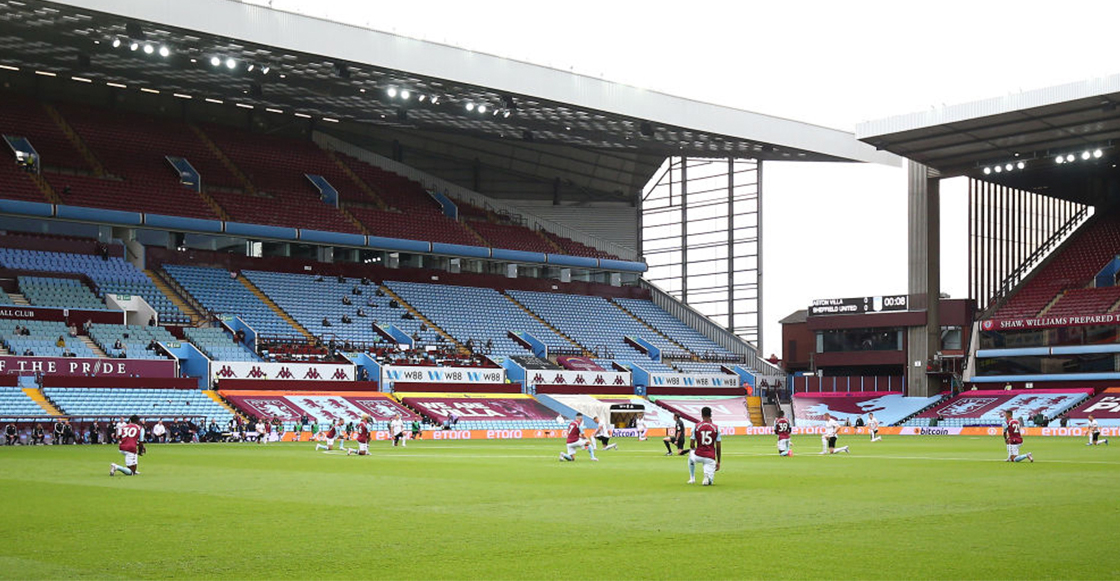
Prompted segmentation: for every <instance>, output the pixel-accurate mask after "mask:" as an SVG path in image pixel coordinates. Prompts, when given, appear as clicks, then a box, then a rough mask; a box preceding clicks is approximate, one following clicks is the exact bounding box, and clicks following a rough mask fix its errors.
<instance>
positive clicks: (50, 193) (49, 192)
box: [28, 174, 62, 204]
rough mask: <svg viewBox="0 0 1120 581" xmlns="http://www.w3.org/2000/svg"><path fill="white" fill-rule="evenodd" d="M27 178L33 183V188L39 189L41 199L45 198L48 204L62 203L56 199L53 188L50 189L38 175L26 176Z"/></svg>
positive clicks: (60, 199) (45, 181) (56, 195)
mask: <svg viewBox="0 0 1120 581" xmlns="http://www.w3.org/2000/svg"><path fill="white" fill-rule="evenodd" d="M28 176H29V177H30V178H31V181H33V182H35V187H37V188H39V191H40V192H42V194H43V197H45V198H47V200H48V201H49V202H50V203H52V204H61V203H62V198H60V197H58V194H56V193H55V191H54V188H52V187H51V185H50V184H49V183H47V180H46V179H45V178H44V177H43V176H41V175H38V174H28Z"/></svg>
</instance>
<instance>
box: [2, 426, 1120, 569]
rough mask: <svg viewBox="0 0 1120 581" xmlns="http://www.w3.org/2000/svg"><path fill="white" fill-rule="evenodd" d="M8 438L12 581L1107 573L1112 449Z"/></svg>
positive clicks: (1116, 535)
mask: <svg viewBox="0 0 1120 581" xmlns="http://www.w3.org/2000/svg"><path fill="white" fill-rule="evenodd" d="M616 442H618V443H619V444H620V449H619V450H617V451H614V450H612V451H607V452H602V451H600V452H599V457H600V458H601V461H600V462H598V463H592V462H589V461H588V457H587V455H586V453H583V452H581V453H580V454H579V456H578V458H577V461H576V462H574V463H561V462H559V461H558V460H557V455H558V453H559V451H560V449H561V448H562V444H561V443H560V441H559V440H525V441H511V440H507V441H487V442H475V441H459V442H455V441H420V442H413V443H412V445H410V446H408V447H407V448H397V449H393V448H392V447H390V445H389V444H388V443H385V442H375V443H374V444H373V445H372V446H371V449H372V454H373V455H372V456H370V457H345V456H340V455H336V454H325V453H320V452H315V451H313V449H312V448H313V444H308V443H302V444H283V445H276V444H272V445H268V446H258V445H254V444H206V445H163V446H150V447H149V453H148V455H147V456H145V457H144V458H143V459H142V462H141V472H142V474H141V475H140V476H137V477H132V478H128V477H121V476H116V477H112V478H111V477H109V475H108V467H109V463H110V462H114V461H116V462H119V461H120V455H119V454H118V453H117V452H116V450H115V448H113V447H108V446H70V447H61V446H59V447H53V446H52V447H40V448H26V447H15V448H3V449H0V467H2V470H0V503H2V507H3V508H2V511H0V531H2V533H0V534H2V540H0V578H3V579H38V578H49V579H131V578H146V579H180V578H189V579H316V580H320V579H364V578H371V579H411V578H423V579H443V578H448V579H462V578H468V579H518V578H527V579H630V578H633V579H690V580H694V579H744V578H753V579H787V578H788V579H1116V578H1120V557H1118V556H1117V550H1118V549H1120V542H1118V541H1120V502H1118V499H1120V478H1118V477H1120V442H1117V444H1118V446H1116V447H1104V446H1101V447H1096V448H1090V447H1087V446H1085V441H1084V440H1083V439H1080V438H1077V439H1074V438H1028V440H1027V442H1026V444H1025V445H1024V446H1023V449H1024V451H1031V452H1033V453H1034V454H1035V457H1036V458H1037V462H1035V463H1034V464H1028V463H1022V464H1008V463H1005V462H1001V461H1000V460H1001V458H1002V457H1003V454H1004V447H1003V442H1002V440H1000V439H998V438H966V437H894V438H891V437H887V438H885V439H884V441H882V442H879V443H875V444H871V443H869V442H867V441H866V439H864V438H862V437H858V438H857V437H846V438H842V442H841V443H846V444H850V445H852V453H851V454H850V455H838V456H828V457H826V456H818V455H816V452H818V451H819V450H820V440H819V438H818V437H816V436H802V437H796V438H795V439H794V449H795V453H796V455H795V456H794V457H793V458H779V457H778V456H777V455H776V454H775V453H774V440H773V438H771V437H761V436H754V437H731V438H725V439H724V468H723V470H721V471H720V472H719V473H718V475H717V477H716V483H715V486H712V487H710V488H702V487H700V486H699V484H696V485H691V486H690V485H686V484H685V481H686V480H687V471H686V470H687V469H686V465H685V459H684V458H681V457H673V458H669V457H665V456H664V451H665V449H664V447H663V446H662V444H661V442H660V441H654V440H651V441H647V442H637V441H635V440H629V439H623V440H616Z"/></svg>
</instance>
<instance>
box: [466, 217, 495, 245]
mask: <svg viewBox="0 0 1120 581" xmlns="http://www.w3.org/2000/svg"><path fill="white" fill-rule="evenodd" d="M459 223H460V224H462V225H463V228H465V229H466V230H467V232H470V233H471V236H474V237H475V239H476V240H478V243H479V244H481V245H482V246H490V242H489V241H488V240H486V239H485V238H483V237H482V234H479V233H478V230H475V229H474V228H473V227H472V226H471V221H470V220H459Z"/></svg>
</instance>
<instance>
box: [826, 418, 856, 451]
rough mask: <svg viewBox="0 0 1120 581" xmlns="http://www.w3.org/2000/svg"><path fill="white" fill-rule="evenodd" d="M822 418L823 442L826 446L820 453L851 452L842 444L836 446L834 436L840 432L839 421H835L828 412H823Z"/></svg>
mask: <svg viewBox="0 0 1120 581" xmlns="http://www.w3.org/2000/svg"><path fill="white" fill-rule="evenodd" d="M824 419H825V422H826V423H825V425H824V437H825V444H826V445H827V446H828V448H827V449H825V450H823V451H822V452H821V454H838V453H840V452H844V453H845V454H851V452H849V451H848V447H847V446H843V447H841V448H837V447H836V437H837V435H839V434H840V422H838V421H836V418H834V417H832V416H831V415H829V414H825V415H824Z"/></svg>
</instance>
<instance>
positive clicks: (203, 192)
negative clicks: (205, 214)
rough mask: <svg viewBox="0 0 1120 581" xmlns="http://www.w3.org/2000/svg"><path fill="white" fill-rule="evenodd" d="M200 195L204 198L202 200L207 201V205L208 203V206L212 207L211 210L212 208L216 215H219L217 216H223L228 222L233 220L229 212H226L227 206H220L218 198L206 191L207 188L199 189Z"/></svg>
mask: <svg viewBox="0 0 1120 581" xmlns="http://www.w3.org/2000/svg"><path fill="white" fill-rule="evenodd" d="M198 197H200V198H202V201H203V202H206V205H207V206H208V207H209V208H210V209H211V210H212V211H213V212H214V214H216V215H217V216H218V217H219V218H221V219H222V220H224V221H226V222H229V221H230V220H231V218H230V217H229V214H228V213H227V212H226V210H225V208H223V207H221V206H219V205H218V201H217V200H215V199H214V197H213V196H211V195H210V194H208V193H206V190H205V188H203V189H201V190H199V191H198Z"/></svg>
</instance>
